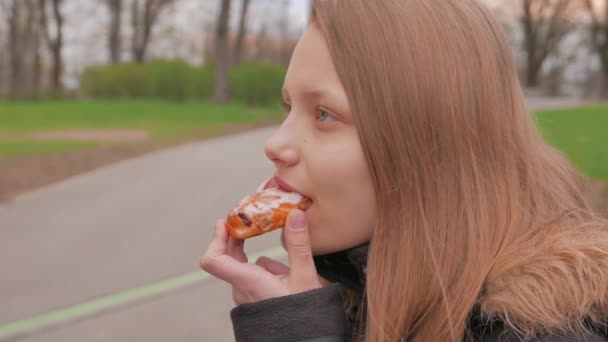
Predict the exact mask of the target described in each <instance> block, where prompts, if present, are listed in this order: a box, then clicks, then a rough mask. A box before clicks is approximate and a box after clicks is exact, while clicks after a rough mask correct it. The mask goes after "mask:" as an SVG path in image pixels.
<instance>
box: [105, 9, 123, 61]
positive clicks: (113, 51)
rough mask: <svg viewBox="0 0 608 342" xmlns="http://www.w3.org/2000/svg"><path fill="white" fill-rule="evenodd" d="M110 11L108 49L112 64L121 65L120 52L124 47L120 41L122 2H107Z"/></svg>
mask: <svg viewBox="0 0 608 342" xmlns="http://www.w3.org/2000/svg"><path fill="white" fill-rule="evenodd" d="M107 5H108V9H109V10H110V18H111V19H110V30H109V32H110V34H109V37H108V47H109V52H110V62H111V63H112V64H116V63H120V50H121V47H122V44H121V39H120V31H121V22H122V0H107Z"/></svg>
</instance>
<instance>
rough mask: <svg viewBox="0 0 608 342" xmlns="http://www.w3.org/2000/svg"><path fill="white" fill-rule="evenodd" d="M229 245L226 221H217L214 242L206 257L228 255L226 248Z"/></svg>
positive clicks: (212, 241)
mask: <svg viewBox="0 0 608 342" xmlns="http://www.w3.org/2000/svg"><path fill="white" fill-rule="evenodd" d="M227 243H228V232H227V231H226V226H225V223H224V220H217V221H215V230H214V231H213V240H211V243H210V244H209V247H208V248H207V252H206V253H205V255H207V256H211V257H214V256H219V255H224V254H226V248H227V246H226V245H227Z"/></svg>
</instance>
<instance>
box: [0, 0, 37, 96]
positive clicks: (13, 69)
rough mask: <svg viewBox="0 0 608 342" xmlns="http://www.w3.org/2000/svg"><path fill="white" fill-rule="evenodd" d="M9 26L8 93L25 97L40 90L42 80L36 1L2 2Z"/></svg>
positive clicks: (14, 0)
mask: <svg viewBox="0 0 608 342" xmlns="http://www.w3.org/2000/svg"><path fill="white" fill-rule="evenodd" d="M2 10H3V13H4V16H5V19H6V23H7V25H8V29H7V31H8V35H7V39H6V40H7V43H6V44H7V50H8V56H6V57H7V59H8V64H9V68H8V70H9V78H8V92H9V93H10V94H11V96H12V97H22V96H24V95H28V94H32V93H35V92H37V91H38V85H39V83H40V68H41V67H40V64H41V61H40V27H39V23H38V22H39V20H38V19H39V14H38V6H36V3H35V0H13V1H10V2H9V1H5V2H3V3H2Z"/></svg>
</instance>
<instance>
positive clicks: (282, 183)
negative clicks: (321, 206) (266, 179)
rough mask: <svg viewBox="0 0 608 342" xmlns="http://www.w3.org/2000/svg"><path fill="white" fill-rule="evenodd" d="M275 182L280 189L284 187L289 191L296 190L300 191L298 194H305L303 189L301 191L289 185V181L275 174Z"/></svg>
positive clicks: (296, 191)
mask: <svg viewBox="0 0 608 342" xmlns="http://www.w3.org/2000/svg"><path fill="white" fill-rule="evenodd" d="M274 182H275V183H276V185H277V186H278V187H279V188H280V189H283V190H285V191H289V192H295V193H298V194H300V195H302V196H305V195H304V194H303V193H302V192H301V191H299V190H298V189H296V188H294V187H293V186H291V185H289V183H287V182H285V181H284V180H282V179H281V178H280V177H279V176H274Z"/></svg>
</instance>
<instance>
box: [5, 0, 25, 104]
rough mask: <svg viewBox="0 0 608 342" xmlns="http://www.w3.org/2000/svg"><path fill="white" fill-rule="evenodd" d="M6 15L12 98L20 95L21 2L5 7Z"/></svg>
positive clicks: (13, 2) (11, 3) (14, 1)
mask: <svg viewBox="0 0 608 342" xmlns="http://www.w3.org/2000/svg"><path fill="white" fill-rule="evenodd" d="M7 9H8V13H10V14H9V15H8V31H9V33H8V48H9V51H10V52H9V54H10V56H9V65H10V71H11V76H10V79H9V92H10V93H11V95H12V96H15V95H16V94H18V93H20V92H21V90H22V80H23V77H22V72H23V63H22V59H21V56H20V55H21V53H20V52H21V41H22V40H21V30H20V26H21V25H20V23H21V21H22V19H21V12H22V11H23V7H22V2H21V1H19V0H13V1H12V2H10V3H9V4H8V5H7Z"/></svg>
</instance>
